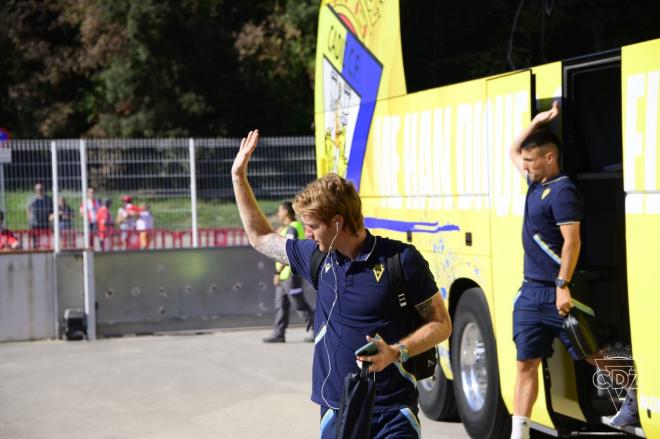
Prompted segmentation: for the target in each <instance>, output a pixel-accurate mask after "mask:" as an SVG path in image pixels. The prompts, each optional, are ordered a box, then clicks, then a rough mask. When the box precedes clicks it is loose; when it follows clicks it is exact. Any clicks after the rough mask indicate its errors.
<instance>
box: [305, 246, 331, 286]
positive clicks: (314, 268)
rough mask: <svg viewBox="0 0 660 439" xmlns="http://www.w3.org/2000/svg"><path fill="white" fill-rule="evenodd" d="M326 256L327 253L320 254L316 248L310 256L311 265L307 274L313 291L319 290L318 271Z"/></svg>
mask: <svg viewBox="0 0 660 439" xmlns="http://www.w3.org/2000/svg"><path fill="white" fill-rule="evenodd" d="M327 254H328V253H327V252H322V251H321V250H319V249H318V248H317V249H316V250H314V253H313V254H312V263H311V264H310V266H309V274H310V275H311V276H312V286H313V287H314V291H318V289H319V271H320V269H321V264H323V261H324V260H325V257H326V256H327Z"/></svg>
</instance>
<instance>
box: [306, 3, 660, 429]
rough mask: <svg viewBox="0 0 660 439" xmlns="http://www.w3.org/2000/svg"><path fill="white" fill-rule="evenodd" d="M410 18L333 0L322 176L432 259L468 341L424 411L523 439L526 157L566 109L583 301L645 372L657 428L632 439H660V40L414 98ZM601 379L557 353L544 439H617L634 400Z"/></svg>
mask: <svg viewBox="0 0 660 439" xmlns="http://www.w3.org/2000/svg"><path fill="white" fill-rule="evenodd" d="M412 3H413V4H414V2H412ZM399 6H400V5H399V1H397V0H387V1H384V0H381V1H371V0H369V1H367V0H335V1H322V4H321V9H320V15H319V28H318V41H317V44H318V48H317V57H316V87H315V130H316V149H317V151H316V152H317V168H318V174H319V175H323V174H325V173H327V172H331V171H334V172H337V173H339V174H340V175H342V176H345V177H346V178H348V179H350V180H352V181H353V183H354V184H355V185H356V187H357V188H358V190H359V192H360V195H361V197H362V200H363V208H364V213H365V223H366V226H367V227H368V228H370V229H372V230H374V232H375V233H377V234H381V235H386V236H390V237H392V238H395V239H399V240H402V241H407V242H411V243H413V244H414V245H415V246H416V247H417V248H418V249H419V250H420V251H421V252H422V254H423V255H424V256H425V257H426V259H427V260H428V261H429V262H430V264H431V268H432V270H433V273H434V276H435V278H436V281H437V283H438V286H439V288H440V291H441V293H442V296H443V298H444V299H445V300H446V304H447V307H448V309H449V310H450V313H451V315H452V319H453V322H454V332H453V334H452V336H451V339H450V340H448V341H447V342H445V343H443V344H442V345H440V346H439V347H438V348H439V349H438V352H439V357H440V364H441V368H438V370H437V371H436V376H435V377H434V378H433V379H429V380H425V381H422V382H420V383H418V389H419V392H420V405H421V408H422V410H423V411H424V413H425V414H426V415H427V416H428V417H430V418H432V419H436V420H450V419H457V418H458V417H460V419H461V421H462V422H463V423H464V425H465V428H466V430H467V432H468V433H469V434H470V435H471V436H472V437H475V438H497V437H508V434H509V433H508V429H509V428H510V413H511V411H512V401H513V388H514V377H515V358H516V357H515V346H514V344H513V341H512V310H513V299H514V296H515V293H516V291H517V290H518V288H519V286H520V284H521V281H522V267H523V249H522V243H521V230H522V215H523V208H524V203H525V192H526V183H525V181H524V180H523V178H521V177H520V175H519V174H518V172H517V171H516V169H515V168H514V166H513V165H512V163H511V161H510V159H509V156H508V148H509V145H510V144H511V141H512V139H513V137H514V136H515V135H516V134H517V133H519V132H520V131H521V130H522V128H523V127H524V126H525V125H527V124H528V123H529V121H530V120H531V118H532V117H533V115H534V114H535V113H536V112H538V111H542V110H544V109H547V108H549V107H550V106H551V104H552V102H553V100H557V99H560V100H561V104H562V112H561V121H559V123H557V124H556V125H555V126H553V129H554V130H556V131H557V132H558V133H561V137H562V139H563V142H564V149H563V153H562V160H563V168H564V170H565V172H567V173H568V174H569V175H570V176H571V178H572V179H573V180H574V181H575V183H576V185H577V187H578V189H579V190H580V192H581V194H582V196H583V197H584V200H585V205H586V215H585V218H584V222H583V227H582V229H583V230H582V240H583V246H582V251H581V257H580V260H579V264H578V270H577V274H576V282H578V283H579V284H578V285H577V287H576V289H575V293H574V294H575V295H579V297H580V298H581V299H582V300H583V301H584V302H586V303H587V304H588V305H590V306H591V307H592V308H594V309H595V311H596V315H597V318H598V329H599V333H600V334H601V340H603V342H604V343H606V344H607V346H608V351H607V352H608V353H609V354H608V355H611V356H618V357H620V358H624V359H630V365H632V364H633V362H634V365H635V369H626V370H624V372H626V373H629V374H633V373H636V376H635V377H634V378H635V384H636V386H637V389H638V391H637V399H638V405H639V412H640V420H641V427H637V428H630V427H629V428H627V429H626V430H627V433H629V434H633V435H637V436H641V437H644V436H645V437H660V374H658V373H656V372H655V370H654V368H655V367H657V365H660V354H659V349H658V347H657V346H658V342H657V338H656V337H658V333H660V324H659V323H658V322H659V321H660V318H659V317H658V315H660V291H659V290H658V288H657V287H656V286H655V280H654V279H655V271H656V270H659V269H660V250H659V249H660V172H659V169H660V166H659V163H660V162H659V161H660V155H659V154H658V146H659V144H660V136H659V135H658V133H657V128H658V118H659V116H658V114H659V111H658V110H659V86H660V40H650V41H646V42H641V43H637V44H632V45H628V46H624V47H620V48H619V49H616V50H611V51H608V52H604V53H598V54H594V55H590V56H583V57H579V58H574V59H569V60H567V61H557V62H551V63H546V64H543V65H539V66H537V67H533V68H526V69H521V70H514V71H509V72H507V73H504V74H500V75H497V74H491V75H490V76H488V77H484V78H478V79H470V80H467V81H464V82H459V83H454V84H449V85H443V86H439V87H435V88H431V89H427V90H422V91H418V92H414V93H408V91H407V87H406V77H405V72H404V63H403V58H402V43H401V32H400V10H399ZM421 25H423V24H421V23H420V26H421ZM583 363H584V362H573V361H571V359H570V357H569V355H568V353H567V352H566V350H565V349H564V347H563V346H562V345H561V343H557V344H556V345H555V354H554V355H553V356H552V357H551V358H549V359H547V360H545V361H544V362H543V367H542V368H541V369H542V370H540V372H539V373H540V374H541V377H542V380H541V381H540V383H543V385H542V386H541V388H540V389H539V397H538V399H537V402H536V404H535V406H534V410H533V413H532V416H531V420H532V423H533V425H532V427H533V428H534V429H536V430H541V431H544V432H546V433H549V434H552V435H555V436H559V437H566V436H570V435H578V434H584V433H587V432H601V433H606V432H613V433H616V430H614V429H612V427H609V426H608V425H607V420H608V418H607V416H611V415H612V414H613V413H614V412H615V411H616V408H617V405H618V404H620V402H621V398H622V396H625V395H622V394H621V388H617V387H616V385H615V384H612V385H611V386H610V387H609V388H608V387H607V386H598V385H595V384H594V381H595V380H594V376H593V373H594V370H593V368H591V367H589V366H588V365H585V364H583ZM624 369H625V368H624ZM619 372H621V371H619ZM615 381H616V380H615Z"/></svg>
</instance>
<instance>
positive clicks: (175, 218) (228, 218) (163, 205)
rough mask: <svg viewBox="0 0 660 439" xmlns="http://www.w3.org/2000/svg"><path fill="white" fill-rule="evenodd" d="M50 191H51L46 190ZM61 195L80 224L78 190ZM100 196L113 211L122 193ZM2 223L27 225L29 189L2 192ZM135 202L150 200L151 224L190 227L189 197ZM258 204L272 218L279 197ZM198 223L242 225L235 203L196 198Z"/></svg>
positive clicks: (15, 226) (16, 226) (200, 225)
mask: <svg viewBox="0 0 660 439" xmlns="http://www.w3.org/2000/svg"><path fill="white" fill-rule="evenodd" d="M49 195H50V194H49ZM61 195H62V196H64V198H65V199H66V200H67V203H68V204H69V206H71V208H72V209H73V211H74V224H75V227H76V228H82V219H81V216H80V210H79V207H80V200H81V197H80V193H74V192H64V193H61ZM100 195H101V198H111V199H112V208H111V210H112V214H113V216H114V215H116V213H117V209H118V208H119V206H121V196H122V195H123V193H112V194H107V193H101V194H100ZM5 196H6V198H5V209H4V210H5V225H6V226H7V228H9V229H14V230H23V229H28V228H29V226H28V222H27V214H26V208H27V202H28V200H29V199H30V197H31V196H32V192H29V191H21V192H6V193H5ZM133 201H134V202H135V203H137V204H140V203H143V202H146V203H147V204H149V207H150V210H151V214H152V215H153V217H154V226H155V227H157V228H163V229H169V230H184V229H189V228H191V225H192V212H191V207H190V205H191V201H190V198H189V197H168V198H161V197H158V196H144V197H135V198H134V200H133ZM258 203H259V206H260V207H261V209H262V210H263V211H264V213H265V214H266V216H267V217H269V219H270V220H271V221H273V220H274V219H275V218H274V215H275V214H276V212H277V206H278V205H279V204H280V202H279V201H270V200H259V201H258ZM197 227H198V228H219V227H242V226H241V220H240V217H239V215H238V208H237V207H236V204H235V203H227V202H220V201H208V200H203V201H202V200H198V201H197Z"/></svg>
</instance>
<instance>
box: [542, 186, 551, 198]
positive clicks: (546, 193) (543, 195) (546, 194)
mask: <svg viewBox="0 0 660 439" xmlns="http://www.w3.org/2000/svg"><path fill="white" fill-rule="evenodd" d="M548 194H550V188H546V190H544V191H543V193H542V194H541V199H542V200H544V199H545V197H547V196H548Z"/></svg>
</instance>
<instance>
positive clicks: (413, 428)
mask: <svg viewBox="0 0 660 439" xmlns="http://www.w3.org/2000/svg"><path fill="white" fill-rule="evenodd" d="M336 419H337V411H336V410H331V409H328V408H327V407H321V439H335V421H336ZM421 437H422V431H421V428H420V426H419V418H418V417H417V408H416V407H415V410H414V411H413V410H412V409H409V408H407V407H406V408H402V409H400V410H390V411H385V412H380V413H374V414H373V417H372V418H371V437H370V439H390V438H396V439H419V438H421Z"/></svg>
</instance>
